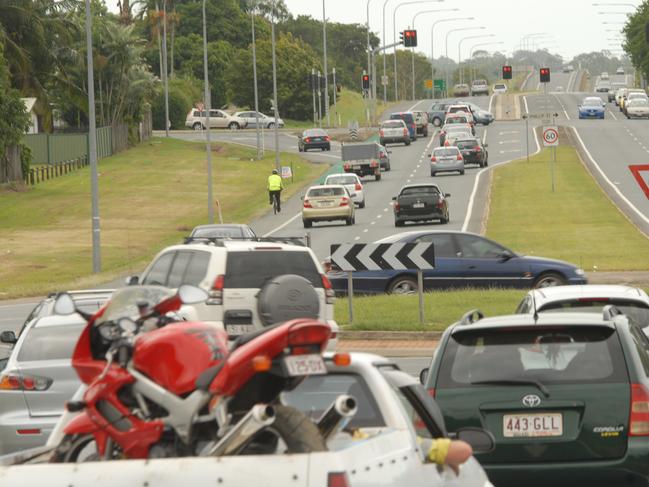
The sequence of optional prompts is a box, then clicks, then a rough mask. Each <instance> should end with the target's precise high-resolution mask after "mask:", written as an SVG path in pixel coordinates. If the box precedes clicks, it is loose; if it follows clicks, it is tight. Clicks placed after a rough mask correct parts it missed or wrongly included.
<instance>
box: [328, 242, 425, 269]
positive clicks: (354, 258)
mask: <svg viewBox="0 0 649 487" xmlns="http://www.w3.org/2000/svg"><path fill="white" fill-rule="evenodd" d="M331 263H332V264H334V265H335V266H337V267H338V268H339V269H340V270H342V271H368V270H369V271H378V270H426V269H434V268H435V251H434V249H433V244H432V243H430V242H428V243H393V244H387V243H386V244H334V245H332V246H331Z"/></svg>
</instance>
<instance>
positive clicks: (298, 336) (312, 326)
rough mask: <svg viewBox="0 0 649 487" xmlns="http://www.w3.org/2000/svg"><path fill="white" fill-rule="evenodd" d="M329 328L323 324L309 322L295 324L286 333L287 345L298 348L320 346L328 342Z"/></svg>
mask: <svg viewBox="0 0 649 487" xmlns="http://www.w3.org/2000/svg"><path fill="white" fill-rule="evenodd" d="M330 335H331V328H329V326H328V325H325V324H324V323H319V322H317V321H313V320H309V321H307V322H302V323H296V324H295V325H293V326H292V327H291V329H290V330H289V332H288V339H287V345H288V346H289V347H296V346H297V347H299V346H304V345H321V344H324V343H326V342H327V340H329V337H330Z"/></svg>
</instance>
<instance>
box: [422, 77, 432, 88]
mask: <svg viewBox="0 0 649 487" xmlns="http://www.w3.org/2000/svg"><path fill="white" fill-rule="evenodd" d="M424 86H425V87H426V89H427V90H432V89H433V80H432V79H426V80H424Z"/></svg>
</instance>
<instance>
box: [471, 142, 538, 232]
mask: <svg viewBox="0 0 649 487" xmlns="http://www.w3.org/2000/svg"><path fill="white" fill-rule="evenodd" d="M532 133H533V134H534V143H535V144H536V151H535V152H534V153H533V154H530V156H535V155H536V154H538V153H539V152H541V145H540V144H539V139H538V137H537V136H536V130H534V129H532ZM515 160H517V159H510V160H508V161H504V162H499V163H498V164H494V165H493V166H487V167H485V168H483V169H480V170H479V171H478V173H477V174H476V177H475V179H474V180H473V189H472V190H471V196H469V204H468V205H467V212H466V215H465V217H464V223H462V229H461V231H463V232H466V230H467V228H468V227H469V221H471V216H472V214H473V206H474V205H475V195H476V193H477V192H478V184H479V183H480V176H482V173H484V172H485V171H490V170H492V169H493V168H494V167H498V166H501V165H504V164H509V163H510V162H513V161H515Z"/></svg>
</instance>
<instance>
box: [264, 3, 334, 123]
mask: <svg viewBox="0 0 649 487" xmlns="http://www.w3.org/2000/svg"><path fill="white" fill-rule="evenodd" d="M322 46H323V51H324V66H323V68H324V75H325V85H324V89H325V96H324V102H325V113H326V114H327V127H331V117H330V114H329V72H328V71H327V16H326V15H325V0H322ZM334 96H336V95H335V94H334ZM275 124H277V120H275Z"/></svg>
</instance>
